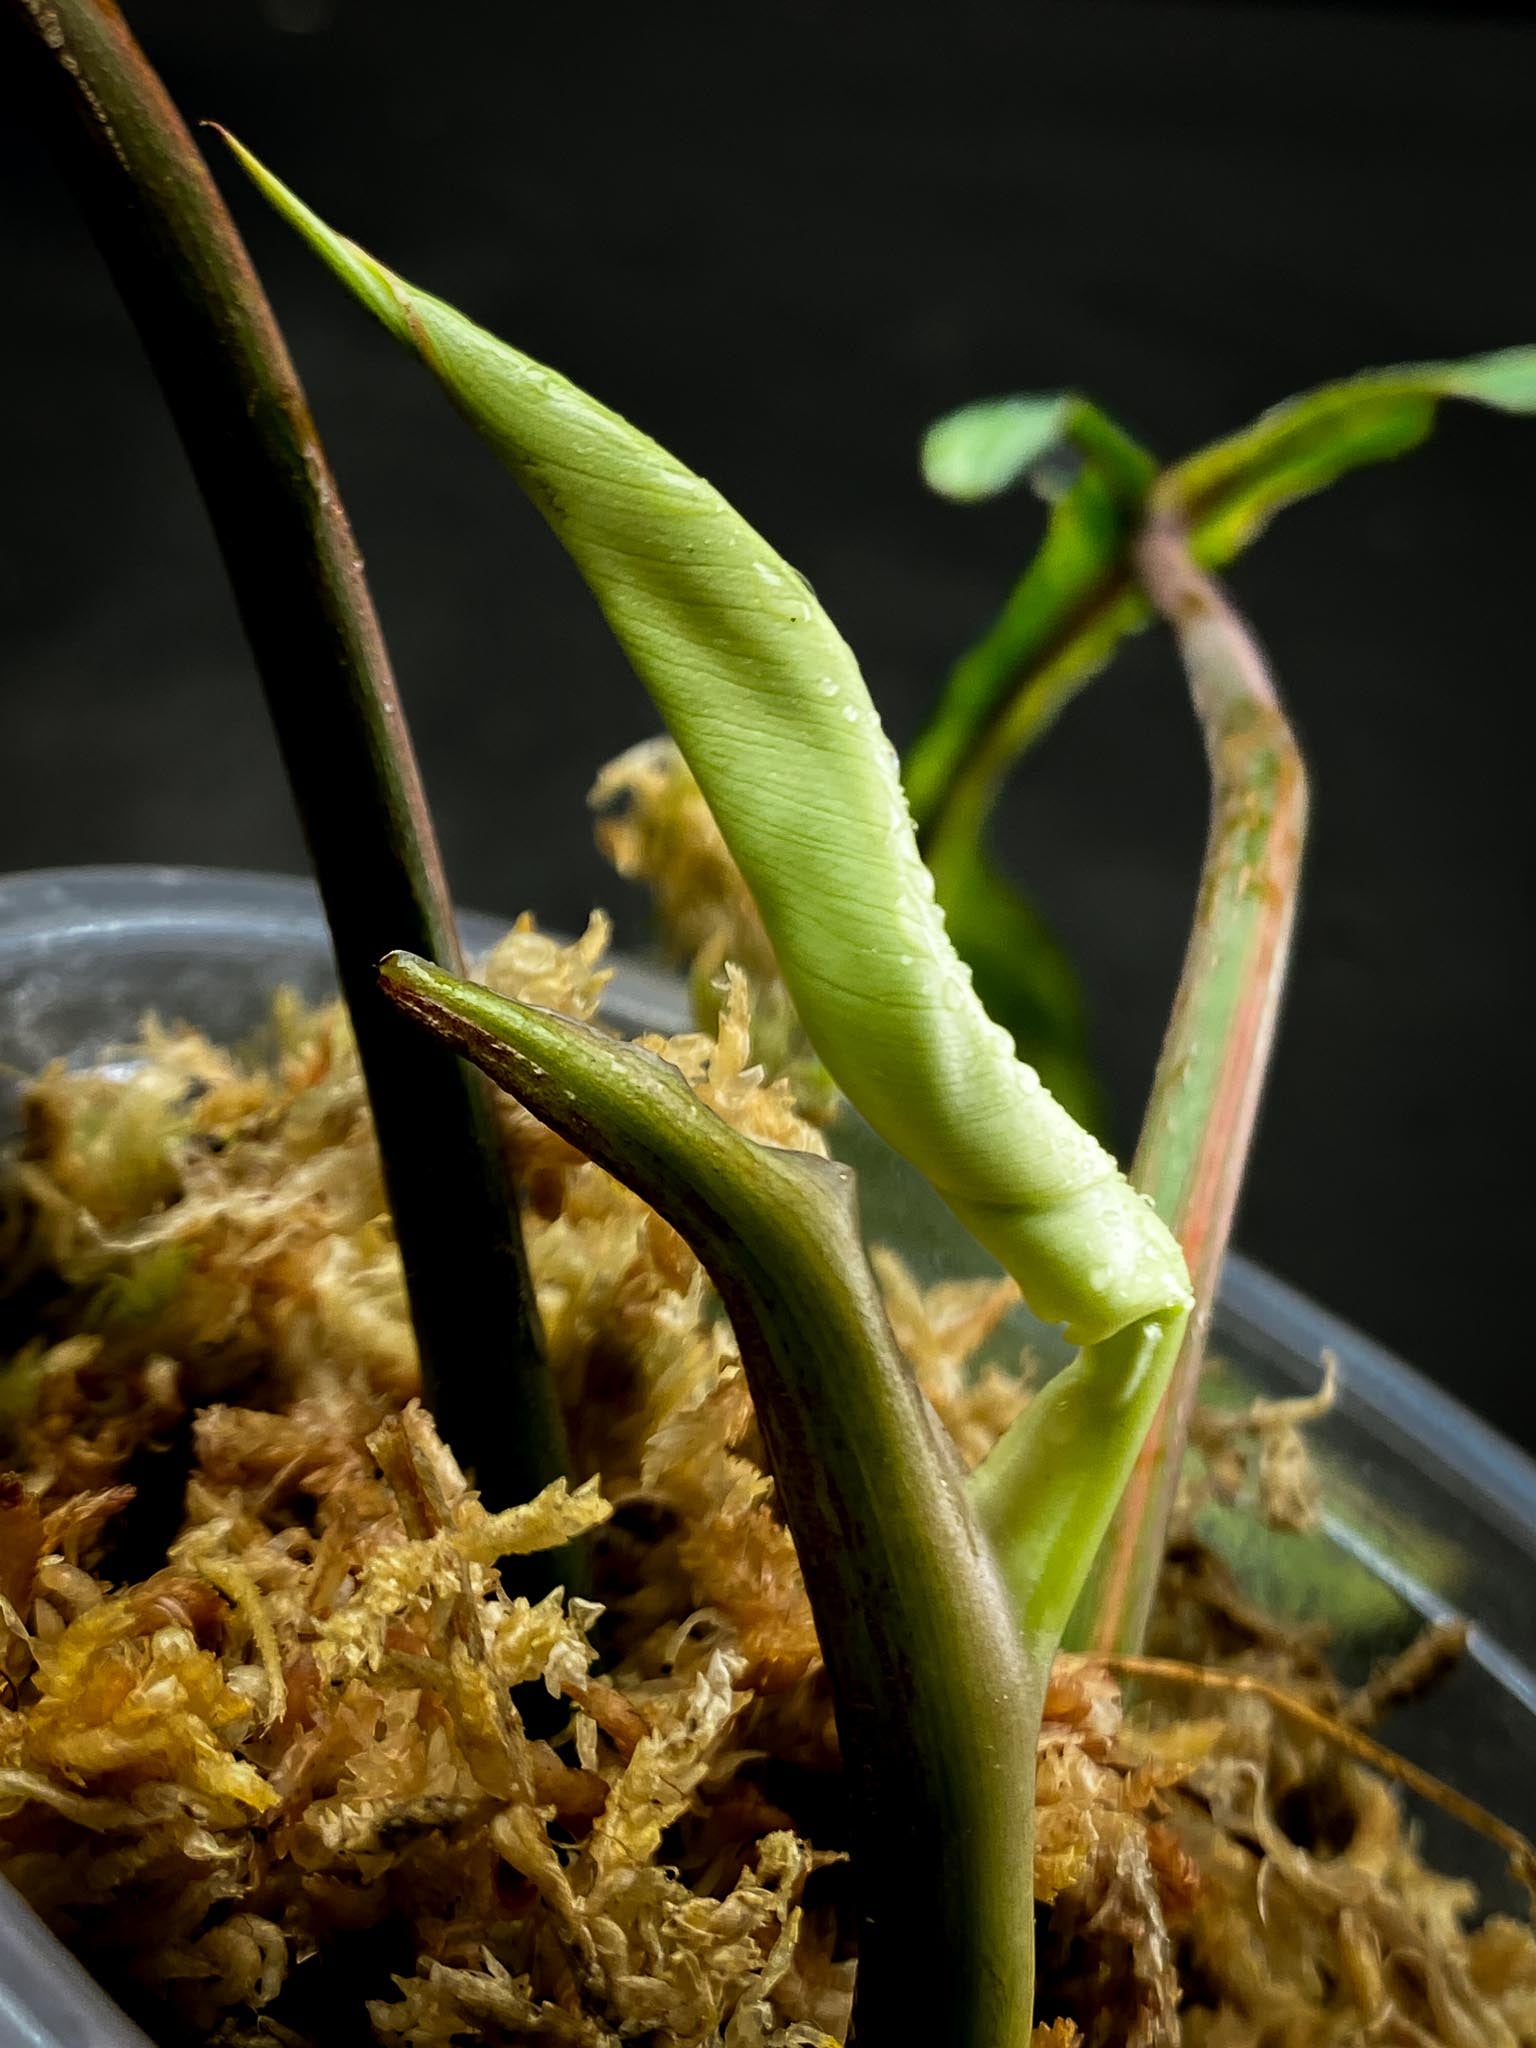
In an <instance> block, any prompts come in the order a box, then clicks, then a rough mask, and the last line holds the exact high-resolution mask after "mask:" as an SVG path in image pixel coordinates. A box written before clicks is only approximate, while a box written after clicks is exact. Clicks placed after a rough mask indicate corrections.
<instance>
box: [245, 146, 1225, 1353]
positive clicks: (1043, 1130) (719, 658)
mask: <svg viewBox="0 0 1536 2048" xmlns="http://www.w3.org/2000/svg"><path fill="white" fill-rule="evenodd" d="M241 154H242V160H243V161H244V162H245V164H246V167H247V169H248V170H249V171H250V172H251V174H252V176H253V177H254V178H255V179H256V181H257V182H258V184H260V185H261V187H262V189H263V190H264V191H265V192H266V194H267V196H268V197H269V198H270V199H271V200H272V201H273V203H274V204H275V205H276V206H277V207H278V209H279V210H280V211H281V212H282V213H283V214H284V215H285V216H286V217H287V218H288V219H289V220H290V221H291V222H292V223H293V224H294V225H295V226H296V227H297V228H298V229H299V230H300V231H301V232H302V233H303V234H304V235H305V237H306V238H307V239H308V240H309V242H310V243H311V245H312V246H313V247H314V248H315V249H316V250H317V251H318V252H319V253H320V254H321V255H322V256H324V257H325V259H326V260H327V262H329V263H330V265H331V266H332V268H333V269H334V270H335V272H336V273H337V275H338V276H339V277H340V278H341V279H342V280H343V282H345V283H346V284H347V285H348V286H349V287H350V288H351V289H352V290H353V291H354V292H355V294H356V295H357V296H358V298H359V299H360V300H361V301H362V302H363V303H364V304H365V305H366V306H368V307H369V308H370V310H371V311H373V312H374V313H375V314H376V315H377V316H378V317H379V318H380V319H381V320H382V321H383V322H384V324H385V325H386V326H387V327H388V328H389V330H390V331H391V332H392V333H393V334H394V335H396V336H397V338H398V339H399V340H401V341H402V342H404V343H405V344H406V345H407V346H408V347H410V348H412V349H413V350H415V352H416V353H417V354H418V355H419V356H420V357H421V359H422V360H423V361H424V362H425V363H427V364H428V365H429V366H430V367H431V368H432V370H433V371H434V372H435V373H436V374H437V376H438V377H439V378H440V379H441V380H442V382H443V384H444V386H445V387H446V389H447V390H448V391H449V392H450V394H451V395H452V397H453V399H454V402H455V403H456V405H457V406H458V407H459V409H460V410H461V411H462V412H463V413H464V414H465V416H466V417H467V418H468V419H469V420H470V421H471V422H472V423H473V424H474V425H475V426H476V427H477V428H478V429H479V431H480V432H481V433H482V434H484V435H485V437H486V438H487V439H488V440H489V441H490V442H491V444H492V446H493V447H494V448H495V449H496V450H497V452H498V453H499V454H500V455H501V457H502V459H503V460H504V461H505V462H506V463H507V465H508V467H509V468H510V469H511V470H512V472H513V474H514V475H515V476H516V477H517V479H518V481H519V483H520V484H521V485H522V486H523V488H524V490H525V491H526V492H527V493H528V495H529V496H530V498H531V499H532V500H533V502H534V503H535V504H536V505H537V506H538V508H539V509H540V511H541V512H542V513H543V514H544V516H545V518H546V519H547V520H548V522H549V524H550V525H551V527H552V528H553V529H554V531H555V533H556V535H557V536H558V537H559V539H560V540H561V541H562V542H563V544H564V545H565V547H566V549H567V551H568V552H569V553H570V555H571V556H572V558H573V560H574V561H575V562H576V564H577V566H578V567H579V569H580V570H581V572H582V574H583V575H584V576H585V578H586V580H587V582H588V583H589V584H590V586H591V587H592V590H593V592H594V594H595V595H596V597H597V598H598V601H599V603H600V604H601V606H602V608H603V610H604V612H605V614H606V616H607V618H608V621H609V624H610V625H611V627H612V629H613V631H614V633H615V635H616V637H617V638H618V640H619V641H620V643H621V645H622V646H623V647H624V649H625V651H626V652H627V654H628V656H629V658H630V661H631V663H632V664H633V666H634V668H635V671H636V673H637V674H638V675H639V677H640V678H641V680H642V681H643V682H644V683H645V685H646V687H647V688H648V689H649V691H650V693H651V695H652V697H653V699H654V700H655V702H656V704H657V706H658V708H659V709H660V711H661V714H662V717H663V718H664V720H665V722H666V724H667V725H668V727H669V728H670V730H671V732H672V734H673V736H674V738H675V739H676V740H677V743H678V745H679V747H680V748H681V750H682V752H683V754H684V755H685V757H686V758H687V760H688V763H689V766H690V767H691V769H692V770H693V773H694V776H695V778H696V779H697V781H698V783H699V786H700V788H701V789H702V791H703V792H704V795H705V798H706V800H707V801H708V803H709V805H710V808H711V810H712V811H713V813H714V815H715V818H716V820H717V821H718V823H719V825H720V829H721V831H722V833H723V834H724V837H725V840H726V843H727V845H728V846H729V847H730V850H731V852H732V854H733V856H734V857H735V859H736V862H737V865H738V866H739V868H740V869H741V872H742V874H743V876H744V878H745V880H746V882H747V885H748V887H749V888H750V889H751V891H752V893H753V896H754V897H755V899H756V901H757V905H758V908H759V911H760V912H761V914H762V918H763V922H764V925H765V928H766V929H767V932H768V935H769V937H770V939H771V940H772V943H773V946H774V951H775V954H776V956H777V958H778V961H779V964H780V967H781V969H782V971H783V975H784V980H785V983H786V986H787V987H788V989H789V991H790V994H791V995H792V997H793V999H794V1002H795V1006H796V1009H797V1011H798V1013H799V1016H800V1018H801V1021H802V1023H803V1024H804V1026H805V1029H806V1032H807V1035H808V1036H809V1038H810V1040H811V1042H812V1044H813V1045H814V1046H815V1048H816V1050H817V1052H818V1053H819V1055H820V1056H821V1058H822V1059H823V1061H824V1062H825V1064H826V1066H827V1069H828V1071H829V1072H830V1073H831V1074H832V1075H833V1077H834V1078H835V1079H836V1080H837V1082H838V1084H839V1086H840V1087H841V1088H842V1089H843V1091H844V1093H845V1094H846V1095H847V1096H848V1097H849V1099H850V1100H851V1101H852V1102H853V1103H854V1104H855V1105H856V1106H857V1107H858V1108H859V1109H861V1110H862V1111H863V1113H864V1114H865V1116H866V1117H867V1118H868V1119H869V1121H870V1122H871V1123H872V1124H873V1125H874V1126H875V1128H876V1129H877V1130H879V1131H880V1132H881V1133H882V1135H883V1136H884V1137H885V1138H886V1139H887V1140H888V1142H890V1143H891V1144H892V1145H894V1146H895V1147H896V1148H897V1149H898V1150H900V1151H902V1152H904V1153H905V1154H906V1155H907V1157H909V1158H910V1159H911V1160H912V1161H913V1162H914V1164H916V1165H917V1166H918V1167H919V1168H920V1169H921V1170H922V1171H923V1172H924V1173H925V1174H926V1175H927V1176H928V1178H929V1179H930V1180H931V1181H932V1182H933V1184H934V1185H935V1187H936V1188H937V1189H938V1190H939V1192H940V1193H941V1194H942V1195H943V1196H944V1198H945V1199H946V1201H948V1202H949V1204H950V1206H951V1207H952V1208H953V1209H954V1211H955V1213H956V1214H957V1215H958V1216H959V1217H960V1218H961V1220H962V1221H963V1222H964V1223H965V1224H966V1225H967V1226H968V1227H969V1228H970V1229H971V1230H973V1231H974V1232H975V1234H976V1235H977V1237H978V1238H980V1239H981V1241H982V1242H983V1243H984V1244H986V1245H987V1246H988V1248H989V1249H990V1250H991V1251H992V1252H993V1253H994V1254H995V1255H996V1257H997V1258H998V1259H999V1260H1000V1261H1001V1262H1002V1264H1003V1265H1004V1266H1005V1267H1007V1269H1008V1270H1009V1271H1010V1272H1012V1273H1013V1274H1014V1275H1015V1277H1016V1278H1017V1279H1018V1281H1019V1284H1020V1286H1021V1288H1022V1289H1023V1291H1024V1293H1025V1296H1026V1298H1027V1299H1028V1300H1029V1301H1030V1303H1031V1305H1032V1306H1033V1307H1034V1308H1035V1309H1036V1311H1037V1313H1039V1314H1040V1315H1042V1316H1044V1317H1045V1318H1046V1319H1048V1320H1051V1321H1060V1322H1064V1323H1065V1324H1066V1325H1067V1326H1068V1330H1069V1334H1071V1335H1072V1336H1073V1337H1074V1338H1077V1339H1078V1340H1080V1341H1083V1342H1085V1343H1093V1342H1097V1341H1098V1340H1101V1339H1105V1338H1109V1337H1111V1336H1113V1335H1114V1334H1115V1333H1116V1332H1119V1331H1124V1330H1126V1329H1128V1328H1129V1327H1131V1326H1134V1325H1137V1324H1139V1323H1140V1322H1141V1320H1142V1319H1143V1318H1145V1317H1147V1316H1149V1315H1157V1316H1161V1317H1163V1318H1164V1320H1165V1321H1166V1320H1167V1319H1168V1318H1169V1317H1171V1316H1174V1315H1177V1314H1182V1312H1183V1308H1184V1305H1185V1304H1186V1303H1187V1300H1188V1290H1187V1284H1186V1280H1185V1276H1184V1268H1183V1261H1182V1258H1181V1256H1180V1254H1179V1251H1178V1248H1177V1246H1176V1245H1175V1244H1174V1242H1173V1240H1172V1238H1171V1237H1170V1236H1169V1234H1168V1233H1167V1231H1166V1230H1165V1229H1164V1227H1163V1226H1162V1225H1161V1223H1159V1221H1158V1220H1157V1218H1156V1217H1155V1216H1154V1214H1153V1213H1152V1211H1151V1209H1150V1208H1149V1207H1148V1205H1147V1204H1146V1203H1144V1202H1143V1201H1142V1200H1141V1199H1140V1197H1139V1196H1137V1195H1136V1194H1135V1193H1134V1192H1133V1191H1132V1189H1131V1188H1130V1187H1129V1185H1128V1184H1127V1182H1126V1181H1125V1179H1124V1177H1123V1176H1122V1175H1121V1174H1120V1173H1119V1171H1118V1169H1117V1168H1116V1166H1115V1164H1114V1162H1113V1160H1112V1159H1111V1158H1110V1157H1109V1155H1108V1154H1107V1153H1106V1152H1105V1151H1104V1150H1103V1149H1102V1147H1101V1146H1099V1145H1098V1144H1097V1142H1096V1141H1095V1140H1094V1139H1092V1138H1091V1137H1089V1136H1088V1134H1087V1133H1086V1132H1084V1131H1083V1130H1082V1129H1081V1128H1080V1127H1079V1126H1078V1125H1077V1124H1075V1123H1074V1122H1073V1120H1072V1118H1071V1117H1070V1116H1069V1115H1068V1114H1067V1113H1066V1112H1065V1111H1064V1110H1063V1109H1062V1108H1061V1107H1060V1106H1059V1105H1058V1104H1057V1103H1056V1102H1055V1100H1054V1099H1053V1098H1052V1097H1051V1095H1050V1094H1049V1093H1048V1091H1047V1090H1046V1089H1045V1088H1044V1087H1043V1086H1042V1085H1041V1083H1040V1080H1039V1077H1038V1075H1037V1074H1036V1073H1035V1072H1034V1070H1033V1069H1032V1068H1030V1067H1028V1066H1026V1065H1024V1064H1023V1063H1022V1062H1020V1061H1019V1060H1017V1059H1016V1058H1015V1056H1014V1050H1013V1046H1012V1043H1011V1041H1010V1040H1009V1038H1008V1036H1007V1034H1006V1032H1004V1031H1003V1030H1001V1029H1000V1028H999V1027H998V1026H997V1025H996V1024H995V1023H993V1021H992V1020H991V1019H990V1018H989V1017H988V1016H987V1014H986V1012H985V1010H984V1009H983V1007H982V1005H981V1003H980V1002H979V1001H978V999H977V997H976V995H975V992H974V990H973V988H972V986H971V982H970V977H969V975H968V974H967V972H966V971H965V969H964V968H963V966H962V965H961V962H960V960H959V958H958V956H957V955H956V953H955V950H954V947H953V945H952V944H951V942H950V940H949V937H948V935H947V933H946V931H945V928H944V921H943V918H942V916H941V915H940V913H939V911H938V908H937V906H936V904H935V902H934V896H933V880H932V876H931V875H930V873H929V871H928V869H927V868H926V867H925V865H924V863H923V860H922V857H921V855H920V854H919V852H918V849H917V842H916V836H915V834H914V831H913V828H912V821H911V817H910V815H909V812H908V809H907V805H906V801H905V798H904V796H903V792H902V788H901V783H900V779H899V776H898V772H897V764H896V758H895V754H894V752H893V750H892V749H891V747H890V745H889V743H888V742H887V741H886V739H885V737H884V735H883V733H882V731H881V728H880V722H879V719H878V717H877V715H876V713H875V710H874V707H873V705H872V704H871V702H870V698H869V692H868V690H867V689H866V687H865V685H864V681H863V678H862V676H861V675H860V673H859V669H858V665H857V663H856V662H855V660H854V657H853V655H852V653H851V651H850V650H849V648H848V647H847V645H846V643H845V642H844V641H843V640H842V638H841V637H840V635H839V634H838V633H837V631H836V629H835V627H834V626H833V625H832V623H831V621H830V620H829V619H828V618H827V616H826V614H825V613H824V612H823V611H822V610H821V607H820V606H819V605H818V604H817V602H816V600H815V598H814V596H813V595H812V593H811V591H810V589H809V587H808V586H807V584H806V583H805V581H804V579H803V578H802V577H801V576H800V575H799V574H798V573H797V572H796V571H795V570H794V569H792V568H791V567H790V566H789V565H788V564H787V563H786V562H784V561H783V560H782V559H781V557H780V556H779V555H778V554H777V553H775V551H774V550H773V549H772V548H771V547H770V546H769V545H768V543H767V542H766V541H764V540H763V539H762V538H761V536H760V535H758V534H757V533H755V532H754V531H753V530H752V528H751V527H750V526H748V525H747V524H746V522H745V521H744V520H743V519H741V518H740V516H739V515H738V514H737V513H736V512H734V511H733V510H732V508H731V507H730V506H729V505H728V504H727V503H726V501H725V500H724V499H723V498H722V497H721V496H720V495H719V493H718V492H716V491H715V490H713V489H712V488H711V487H710V485H708V484H707V483H705V482H704V481H703V479H701V478H700V477H697V476H695V475H694V474H693V473H692V472H691V471H690V470H688V469H686V468H685V467H684V466H683V465H682V464H681V463H680V462H678V461H677V460H676V459H675V458H674V457H672V456H671V455H669V454H667V452H666V451H665V450H664V449H662V448H660V447H658V446H657V444H656V443H655V442H654V441H652V440H650V439H649V438H648V437H647V436H646V435H644V434H642V433H640V432H639V431H638V430H637V429H636V428H634V427H632V426H630V425H629V424H628V423H627V422H626V421H624V420H622V419H620V418H619V417H618V416H617V415H616V414H614V413H612V412H610V411H609V410H608V409H607V408H606V407H604V406H602V405H600V404H598V403H597V402H596V401H595V400H594V399H592V398H590V397H588V396H587V395H586V394H585V393H584V392H581V391H579V390H577V389H576V387H575V386H574V385H572V384H570V383H569V382H568V381H567V380H566V379H565V378H563V377H561V376H560V375H558V374H557V373H556V372H555V371H553V370H550V369H547V368H545V367H543V366H542V365H540V364H537V363H535V362H532V361H531V360H530V359H529V358H528V357H527V356H525V355H523V354H521V353H520V352H519V351H518V350H516V349H514V348H512V347H510V346H508V345H507V344H506V343H504V342H501V341H498V340H497V339H496V338H495V337H494V336H492V335H490V334H487V333H486V332H485V331H484V330H483V329H482V328H479V327H476V326H475V325H474V323H473V322H472V321H469V320H467V319H466V318H465V317H464V316H463V315H462V314H460V313H458V312H456V311H455V310H454V309H453V308H452V307H450V306H447V305H445V304H444V303H443V302H442V301H441V300H438V299H434V298H432V297H430V296H429V295H427V294H425V293H422V292H419V291H417V290H415V289H414V288H413V287H411V286H409V285H407V284H405V283H403V282H402V281H401V280H400V279H399V278H396V277H395V276H393V275H392V273H390V272H389V271H387V270H386V269H385V268H384V267H383V266H382V265H381V264H379V263H377V262H376V261H375V260H374V259H373V258H372V257H370V256H368V255H366V254H365V253H364V252H363V251H362V250H360V249H358V248H357V246H356V245H355V244H354V243H351V242H348V241H347V240H345V239H344V238H343V237H342V236H339V235H337V234H335V233H334V232H333V231H332V230H330V229H329V228H327V227H326V226H325V225H324V223H323V222H321V221H319V220H318V219H317V218H316V217H315V215H314V214H313V213H311V212H310V211H309V210H308V209H307V208H306V207H304V206H303V205H302V203H301V202H300V201H299V200H298V199H297V198H295V196H294V195H293V194H292V193H290V192H288V191H287V190H286V188H284V187H283V186H282V185H280V184H279V183H278V182H277V180H275V179H274V178H272V176H271V175H270V173H268V172H266V171H264V170H263V169H262V168H261V166H260V165H258V164H256V163H255V162H254V161H253V160H252V159H251V158H250V157H249V156H248V155H246V154H245V153H244V152H242V153H241Z"/></svg>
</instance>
